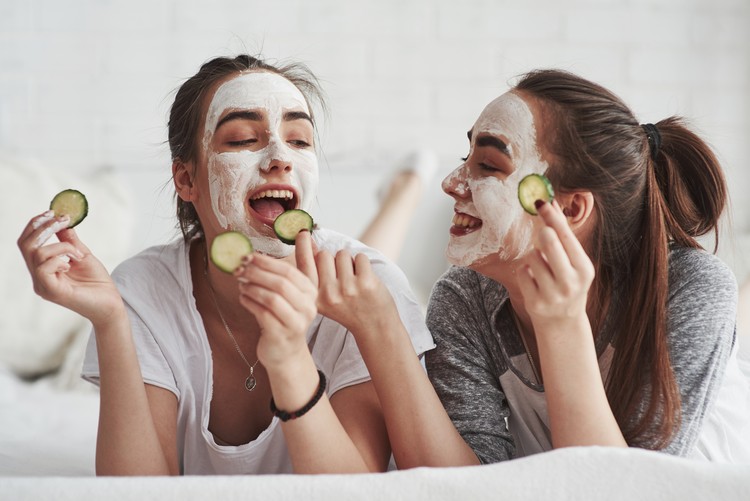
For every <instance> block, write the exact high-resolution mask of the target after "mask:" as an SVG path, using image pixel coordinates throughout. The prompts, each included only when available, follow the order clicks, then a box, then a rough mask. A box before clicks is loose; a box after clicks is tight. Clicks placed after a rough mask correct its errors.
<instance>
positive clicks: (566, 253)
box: [518, 201, 594, 328]
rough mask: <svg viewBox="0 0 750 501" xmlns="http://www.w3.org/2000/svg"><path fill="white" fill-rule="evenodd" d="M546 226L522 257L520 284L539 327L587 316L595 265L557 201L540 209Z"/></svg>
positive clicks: (534, 320) (519, 275) (519, 272)
mask: <svg viewBox="0 0 750 501" xmlns="http://www.w3.org/2000/svg"><path fill="white" fill-rule="evenodd" d="M538 212H539V216H540V218H541V220H542V222H543V226H542V227H541V228H540V229H539V231H538V232H537V234H536V236H535V242H534V248H533V249H532V250H531V252H529V253H528V254H527V255H526V256H525V257H524V258H523V260H522V265H521V267H520V268H519V270H518V284H519V287H520V289H521V293H522V295H523V298H524V304H525V306H526V310H527V311H528V313H529V315H530V316H531V319H532V323H533V324H534V326H535V328H537V327H539V326H549V325H555V324H557V325H559V323H560V322H565V321H567V320H573V319H578V320H580V319H581V318H582V315H583V316H585V315H586V304H587V299H588V292H589V288H590V287H591V283H592V282H593V280H594V265H593V263H592V262H591V259H589V257H588V255H587V254H586V251H585V250H584V249H583V246H582V245H581V243H580V242H579V241H578V239H577V238H576V236H575V234H574V233H573V231H572V230H571V229H570V227H569V226H568V224H567V221H566V219H565V216H564V215H563V213H562V211H561V210H560V206H559V205H558V204H557V202H556V201H553V202H552V203H551V204H549V203H545V204H544V205H543V206H541V207H540V208H539V209H538Z"/></svg>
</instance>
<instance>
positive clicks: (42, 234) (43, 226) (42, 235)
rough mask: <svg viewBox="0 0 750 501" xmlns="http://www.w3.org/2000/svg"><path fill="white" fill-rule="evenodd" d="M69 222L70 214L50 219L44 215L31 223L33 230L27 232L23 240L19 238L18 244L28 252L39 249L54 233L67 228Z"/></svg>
mask: <svg viewBox="0 0 750 501" xmlns="http://www.w3.org/2000/svg"><path fill="white" fill-rule="evenodd" d="M45 214H46V213H45ZM68 224H70V217H69V216H63V217H60V218H56V217H53V218H51V219H50V218H49V217H46V216H44V215H42V216H40V217H39V218H37V219H36V220H34V221H32V222H31V223H30V226H31V232H30V233H28V234H26V236H25V237H23V239H22V240H19V242H18V245H19V247H21V249H22V250H24V251H26V252H28V251H30V250H33V249H38V248H39V247H41V246H43V245H44V244H45V243H47V241H48V240H49V239H50V238H51V237H52V235H54V234H56V233H57V232H59V231H61V230H63V229H65V228H67V227H68Z"/></svg>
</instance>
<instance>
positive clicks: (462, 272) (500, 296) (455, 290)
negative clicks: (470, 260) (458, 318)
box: [430, 266, 506, 311]
mask: <svg viewBox="0 0 750 501" xmlns="http://www.w3.org/2000/svg"><path fill="white" fill-rule="evenodd" d="M505 297H506V292H505V288H504V287H503V286H502V285H500V284H499V283H497V282H495V281H494V280H492V279H490V278H487V277H485V276H484V275H482V274H481V273H478V272H476V271H474V270H470V269H469V268H463V267H459V266H453V267H451V268H449V269H448V270H447V271H446V272H445V273H443V275H442V276H441V277H440V278H439V279H438V281H437V282H436V283H435V286H434V287H433V289H432V294H431V295H430V304H431V305H432V304H434V303H441V302H446V301H447V302H455V301H457V300H458V301H459V302H462V303H465V304H467V305H477V306H481V307H482V308H483V309H485V310H489V311H491V310H494V309H495V308H496V307H497V306H498V305H500V304H501V303H502V302H503V300H504V298H505Z"/></svg>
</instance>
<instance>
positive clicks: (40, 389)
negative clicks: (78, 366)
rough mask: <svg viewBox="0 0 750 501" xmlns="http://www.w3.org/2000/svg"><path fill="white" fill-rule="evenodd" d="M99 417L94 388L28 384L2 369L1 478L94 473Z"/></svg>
mask: <svg viewBox="0 0 750 501" xmlns="http://www.w3.org/2000/svg"><path fill="white" fill-rule="evenodd" d="M98 416H99V394H98V393H97V392H95V391H93V390H91V391H84V390H80V389H79V390H61V389H59V388H57V387H55V386H54V384H53V382H52V381H51V380H41V381H39V382H36V383H27V382H24V381H21V380H20V379H18V378H17V377H16V376H14V375H13V374H11V373H10V372H9V371H8V370H6V369H3V368H0V476H46V475H56V476H60V475H94V451H95V446H96V428H97V421H98ZM2 492H3V490H2V489H0V498H2V499H6V498H4V497H3V494H2Z"/></svg>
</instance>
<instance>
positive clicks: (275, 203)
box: [248, 185, 299, 226]
mask: <svg viewBox="0 0 750 501" xmlns="http://www.w3.org/2000/svg"><path fill="white" fill-rule="evenodd" d="M298 203H299V202H298V197H297V194H296V193H295V191H294V190H293V189H292V188H291V187H289V186H281V185H276V186H274V185H265V186H262V187H260V188H259V189H258V190H256V191H255V192H254V193H252V194H251V195H250V196H249V197H248V204H249V206H250V210H251V212H253V213H254V216H255V218H256V219H258V220H259V221H261V222H262V223H263V224H265V225H268V226H273V222H274V221H275V220H276V218H277V217H278V216H279V215H280V214H281V213H283V212H284V211H287V210H289V209H296V208H297V205H298Z"/></svg>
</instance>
